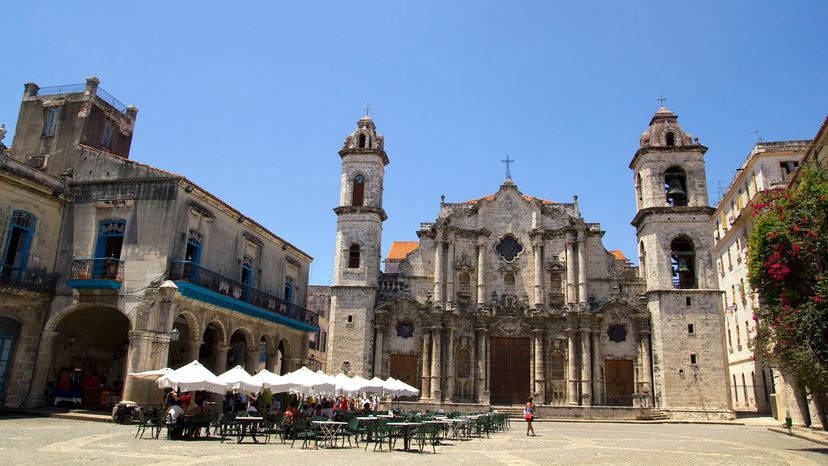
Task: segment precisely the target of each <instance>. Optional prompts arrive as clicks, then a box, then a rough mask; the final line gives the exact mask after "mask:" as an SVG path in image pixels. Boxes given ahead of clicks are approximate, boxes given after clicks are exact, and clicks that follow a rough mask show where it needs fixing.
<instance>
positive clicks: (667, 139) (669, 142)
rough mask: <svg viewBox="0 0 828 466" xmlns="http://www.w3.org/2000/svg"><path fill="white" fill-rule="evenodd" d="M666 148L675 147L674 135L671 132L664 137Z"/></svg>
mask: <svg viewBox="0 0 828 466" xmlns="http://www.w3.org/2000/svg"><path fill="white" fill-rule="evenodd" d="M664 139H665V142H666V143H667V147H674V146H675V145H676V135H675V133H673V132H672V131H668V132H667V134H666V135H665V137H664Z"/></svg>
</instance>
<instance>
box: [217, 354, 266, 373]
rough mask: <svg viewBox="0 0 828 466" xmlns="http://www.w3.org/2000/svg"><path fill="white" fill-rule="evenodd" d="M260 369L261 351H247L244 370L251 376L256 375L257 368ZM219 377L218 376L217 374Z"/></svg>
mask: <svg viewBox="0 0 828 466" xmlns="http://www.w3.org/2000/svg"><path fill="white" fill-rule="evenodd" d="M258 367H259V350H257V349H254V350H247V351H245V352H244V368H245V370H246V371H247V372H249V373H251V374H255V373H256V368H258ZM216 375H218V374H216Z"/></svg>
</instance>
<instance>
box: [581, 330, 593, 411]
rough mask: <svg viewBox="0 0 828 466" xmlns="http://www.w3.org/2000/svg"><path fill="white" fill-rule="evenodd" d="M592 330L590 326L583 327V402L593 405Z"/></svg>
mask: <svg viewBox="0 0 828 466" xmlns="http://www.w3.org/2000/svg"><path fill="white" fill-rule="evenodd" d="M591 333H592V331H591V330H590V329H589V328H582V329H581V404H582V405H583V406H591V405H592V379H591V377H590V376H591V371H590V356H589V339H590V338H589V337H590V334H591Z"/></svg>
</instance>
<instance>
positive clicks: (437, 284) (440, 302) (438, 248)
mask: <svg viewBox="0 0 828 466" xmlns="http://www.w3.org/2000/svg"><path fill="white" fill-rule="evenodd" d="M438 235H439V233H438ZM443 280H444V278H443V242H442V241H440V240H439V239H437V238H435V239H434V305H435V306H437V307H440V308H441V309H442V308H445V301H444V296H443Z"/></svg>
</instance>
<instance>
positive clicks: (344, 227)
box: [328, 115, 388, 379]
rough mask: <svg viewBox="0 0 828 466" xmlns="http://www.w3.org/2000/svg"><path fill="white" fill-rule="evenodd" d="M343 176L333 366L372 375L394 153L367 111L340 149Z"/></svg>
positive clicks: (338, 210) (330, 362) (333, 302)
mask: <svg viewBox="0 0 828 466" xmlns="http://www.w3.org/2000/svg"><path fill="white" fill-rule="evenodd" d="M339 156H340V157H341V158H342V176H341V178H340V185H339V206H338V207H336V208H335V209H334V212H335V213H336V215H337V222H336V255H335V259H334V277H333V286H332V287H331V315H330V328H329V330H330V338H329V339H328V341H329V344H328V367H330V368H331V371H333V372H336V371H340V370H343V371H345V372H347V373H348V375H351V376H353V375H360V376H363V377H366V378H369V379H370V378H371V377H372V373H373V368H372V360H373V352H372V347H373V344H372V339H373V335H374V328H373V325H374V322H373V320H374V305H375V304H376V294H377V281H378V279H379V273H380V255H381V245H382V222H384V221H385V219H386V218H387V216H386V214H385V210H383V208H382V191H383V177H384V175H385V166H386V165H388V155H386V153H385V150H384V140H383V137H382V136H381V135H380V134H379V133H377V130H376V126H375V125H374V121H373V120H371V118H370V117H369V116H368V115H365V116H364V117H362V118H361V119H360V120H359V121H358V122H357V129H356V130H355V131H354V132H353V133H351V134H350V135H348V137H346V138H345V143H344V145H343V147H342V149H341V150H340V151H339Z"/></svg>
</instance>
